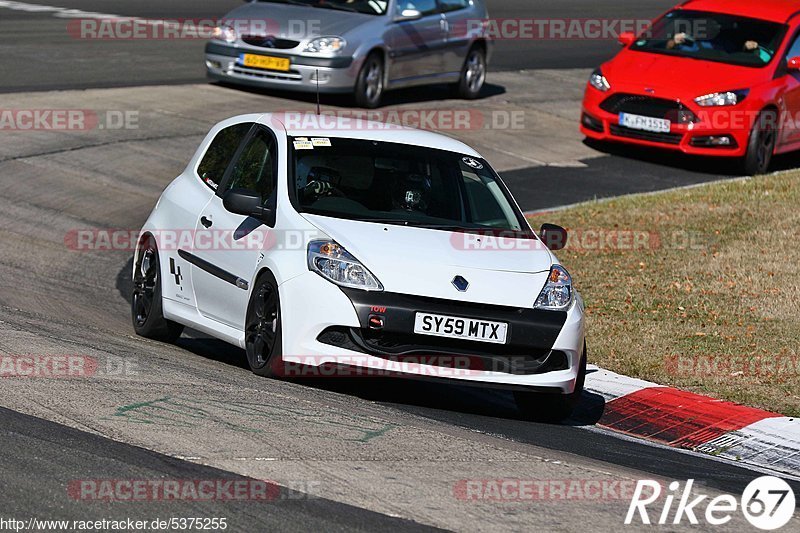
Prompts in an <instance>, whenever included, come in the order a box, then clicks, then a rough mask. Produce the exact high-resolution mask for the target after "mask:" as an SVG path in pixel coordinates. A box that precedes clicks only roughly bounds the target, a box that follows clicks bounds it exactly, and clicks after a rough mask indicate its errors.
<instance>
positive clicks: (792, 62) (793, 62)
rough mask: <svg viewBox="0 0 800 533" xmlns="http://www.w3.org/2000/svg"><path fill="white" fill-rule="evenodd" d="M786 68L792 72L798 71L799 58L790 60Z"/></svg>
mask: <svg viewBox="0 0 800 533" xmlns="http://www.w3.org/2000/svg"><path fill="white" fill-rule="evenodd" d="M786 66H787V67H789V70H792V71H798V70H800V57H793V58H791V59H790V60H789V62H788V63H787V64H786Z"/></svg>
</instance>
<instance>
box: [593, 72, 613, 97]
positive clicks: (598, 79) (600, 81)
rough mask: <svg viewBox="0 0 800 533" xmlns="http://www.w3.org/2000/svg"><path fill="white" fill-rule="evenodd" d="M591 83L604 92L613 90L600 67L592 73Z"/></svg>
mask: <svg viewBox="0 0 800 533" xmlns="http://www.w3.org/2000/svg"><path fill="white" fill-rule="evenodd" d="M589 85H591V86H592V87H594V88H595V89H597V90H598V91H603V92H604V93H605V92H608V91H610V90H611V84H610V83H608V80H607V79H606V77H605V76H603V71H601V70H600V69H597V70H595V71H594V72H592V75H591V76H590V77H589Z"/></svg>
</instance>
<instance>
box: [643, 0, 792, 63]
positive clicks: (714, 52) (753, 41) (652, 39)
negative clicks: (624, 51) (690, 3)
mask: <svg viewBox="0 0 800 533" xmlns="http://www.w3.org/2000/svg"><path fill="white" fill-rule="evenodd" d="M784 33H785V27H784V26H783V25H781V24H777V23H774V22H768V21H764V20H758V19H753V18H747V17H739V16H734V15H724V14H720V13H705V12H702V11H687V10H676V11H672V12H670V13H668V14H667V15H665V16H664V17H663V18H661V19H660V20H658V21H656V23H655V24H654V25H653V27H652V28H651V29H649V30H648V31H647V32H645V34H644V35H643V36H642V37H641V38H640V39H639V40H637V41H636V42H635V43H634V44H633V45H632V46H631V50H638V51H646V52H656V53H664V54H670V55H677V56H683V57H692V58H695V59H705V60H708V61H719V62H722V63H730V64H735V65H742V66H751V67H763V66H765V65H766V64H768V63H769V62H770V61H772V58H773V56H774V55H775V53H776V51H777V50H778V47H779V46H780V43H781V40H782V39H783V35H784Z"/></svg>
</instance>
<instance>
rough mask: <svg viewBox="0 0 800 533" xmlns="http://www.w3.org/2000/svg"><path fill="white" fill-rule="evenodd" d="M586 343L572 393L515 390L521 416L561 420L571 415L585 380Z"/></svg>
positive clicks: (579, 398) (533, 418)
mask: <svg viewBox="0 0 800 533" xmlns="http://www.w3.org/2000/svg"><path fill="white" fill-rule="evenodd" d="M587 357H588V354H587V350H586V344H585V343H584V346H583V354H582V355H581V362H580V363H579V365H578V377H577V378H576V379H575V390H574V391H572V394H542V393H537V392H527V391H515V392H514V400H515V401H516V403H517V409H519V411H520V412H521V413H522V416H523V417H524V418H526V419H528V420H533V421H536V422H551V423H552V422H561V421H562V420H565V419H567V418H569V417H570V416H571V415H572V412H573V410H574V409H575V407H577V405H578V403H579V402H580V400H581V395H582V394H583V386H584V383H585V382H586V359H587Z"/></svg>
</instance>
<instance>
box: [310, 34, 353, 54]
mask: <svg viewBox="0 0 800 533" xmlns="http://www.w3.org/2000/svg"><path fill="white" fill-rule="evenodd" d="M345 46H347V41H345V40H344V39H342V38H341V37H317V38H316V39H314V40H313V41H311V42H309V43H308V44H307V45H306V52H311V53H313V54H336V53H339V52H341V51H342V50H344V47H345Z"/></svg>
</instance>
